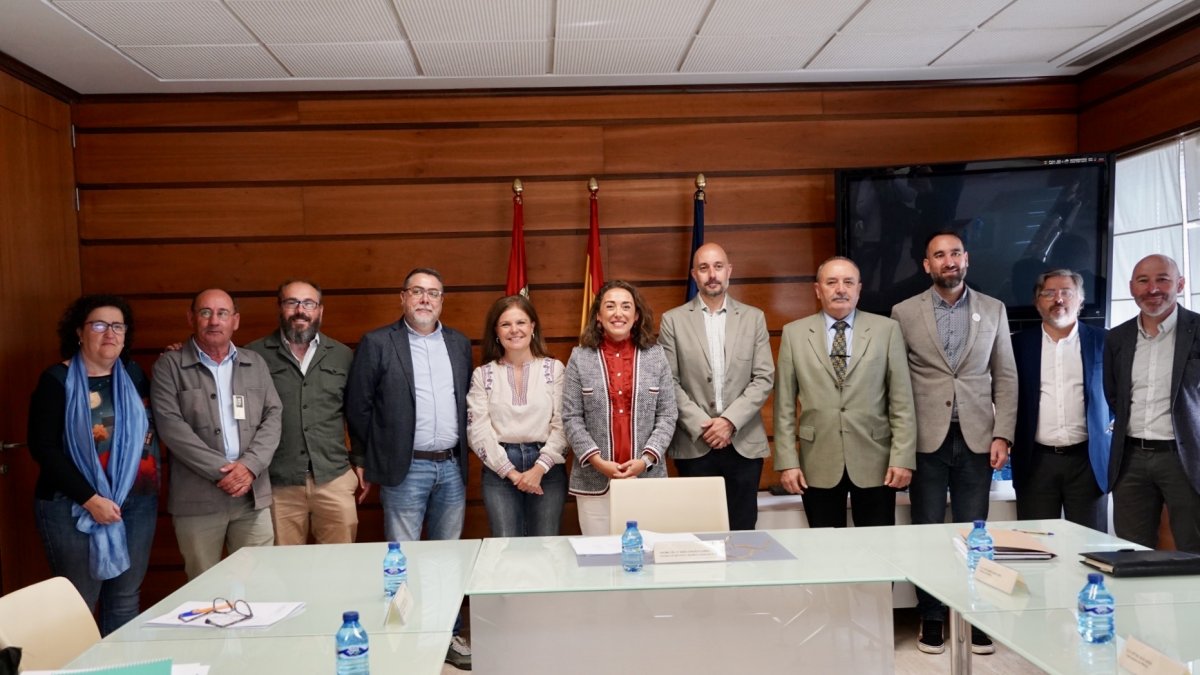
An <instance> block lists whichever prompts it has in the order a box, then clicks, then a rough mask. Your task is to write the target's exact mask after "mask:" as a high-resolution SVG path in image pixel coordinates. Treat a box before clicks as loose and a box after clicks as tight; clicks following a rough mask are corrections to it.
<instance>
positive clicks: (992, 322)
mask: <svg viewBox="0 0 1200 675" xmlns="http://www.w3.org/2000/svg"><path fill="white" fill-rule="evenodd" d="M968 262H969V261H968V256H967V251H966V247H965V246H964V244H963V241H962V239H961V238H960V237H959V236H958V235H957V234H955V233H952V232H939V233H935V234H934V235H933V236H931V237H930V238H929V241H928V242H927V243H926V245H925V260H924V267H925V271H926V272H927V273H928V274H929V276H930V278H932V279H933V288H931V289H930V290H928V291H925V292H922V293H918V294H917V295H915V296H913V297H911V298H909V299H907V300H905V301H903V302H900V303H898V304H897V305H896V306H895V307H893V308H892V318H893V319H895V320H896V321H899V322H900V328H901V330H902V331H903V332H904V341H905V342H906V343H908V368H909V371H910V372H911V374H912V384H913V393H914V395H915V400H916V404H917V471H916V474H915V475H914V476H913V482H912V485H911V487H910V488H909V496H910V498H911V502H912V522H913V524H914V525H921V524H928V523H941V522H943V521H944V520H945V518H946V491H947V490H949V491H950V510H951V514H952V516H953V518H954V521H955V522H965V521H970V520H977V519H981V518H987V514H988V491H989V489H990V488H991V482H992V470H993V469H998V468H1000V467H1002V466H1004V462H1005V461H1006V460H1007V459H1008V452H1009V449H1010V448H1012V439H1013V435H1014V432H1015V429H1016V423H1017V366H1016V362H1015V361H1014V359H1013V348H1012V340H1011V339H1010V337H1009V328H1008V311H1007V310H1006V309H1005V307H1004V303H1002V302H1000V301H999V300H997V299H995V298H992V297H989V296H987V295H984V294H983V293H980V292H978V291H973V290H970V289H968V288H967V285H966V283H965V281H964V279H965V278H966V274H967V266H968ZM917 609H918V611H920V613H921V620H922V621H921V637H920V638H919V639H918V642H917V647H918V648H919V649H920V650H921V651H923V652H927V653H932V654H940V653H942V651H944V650H945V645H944V643H943V637H942V630H943V624H944V622H945V610H946V608H945V606H943V605H942V604H941V603H940V602H938V601H937V600H936V599H934V598H933V596H931V595H929V594H928V593H925V592H924V591H923V590H922V589H920V588H918V589H917ZM971 651H973V652H974V653H976V654H990V653H992V652H993V651H995V648H994V647H993V646H992V641H991V640H990V639H989V638H988V637H987V636H986V635H985V634H984V633H983V632H982V631H980V630H978V629H972V631H971Z"/></svg>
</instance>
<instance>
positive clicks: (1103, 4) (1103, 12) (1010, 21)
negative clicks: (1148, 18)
mask: <svg viewBox="0 0 1200 675" xmlns="http://www.w3.org/2000/svg"><path fill="white" fill-rule="evenodd" d="M1155 1H1156V0H1016V2H1014V3H1013V4H1012V5H1011V6H1009V7H1008V8H1006V9H1005V10H1004V11H1003V12H1000V14H998V15H996V18H994V19H992V20H991V21H989V22H987V23H986V24H984V26H983V27H984V28H986V29H988V30H999V29H1005V28H1033V29H1040V28H1070V27H1082V26H1112V25H1114V24H1116V23H1118V22H1120V21H1121V20H1122V19H1125V18H1126V17H1128V16H1130V15H1132V14H1136V13H1137V12H1138V11H1140V10H1141V9H1142V8H1144V7H1146V6H1147V5H1149V4H1151V3H1153V2H1155Z"/></svg>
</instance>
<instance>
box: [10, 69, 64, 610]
mask: <svg viewBox="0 0 1200 675" xmlns="http://www.w3.org/2000/svg"><path fill="white" fill-rule="evenodd" d="M73 165H74V163H73V159H72V150H71V131H70V110H69V108H68V106H67V104H65V103H62V102H60V101H58V100H56V99H54V98H52V97H50V96H48V95H46V94H44V93H42V92H41V91H39V90H37V89H34V88H33V87H31V86H29V85H26V84H24V83H23V82H20V81H18V80H16V79H14V78H11V77H9V76H8V75H5V74H4V73H0V321H3V326H0V441H2V442H3V450H0V593H7V592H9V591H12V590H15V589H17V588H20V587H22V586H26V585H28V584H30V583H33V582H35V581H39V580H41V579H44V578H46V577H48V576H49V567H48V566H47V564H46V559H45V554H44V552H43V548H42V543H41V540H40V538H39V537H38V533H37V527H36V526H35V524H34V520H33V486H34V482H35V481H36V480H37V467H36V465H35V464H34V462H33V460H32V459H31V457H30V455H29V450H28V448H27V447H25V427H26V418H27V416H28V414H29V413H28V410H29V395H30V393H31V392H32V391H33V388H34V385H35V384H36V383H37V378H38V375H39V373H40V372H41V371H42V369H44V368H45V367H46V366H48V365H50V364H51V363H53V362H54V361H55V360H57V359H58V344H57V340H56V339H55V337H54V332H55V324H56V322H57V320H58V316H59V314H60V313H61V312H62V310H63V308H64V307H66V305H67V303H69V302H70V301H71V300H72V299H74V298H75V296H77V295H78V294H79V288H80V282H79V235H78V229H77V225H76V220H75V207H74V181H75V179H74V170H73V168H72V167H73Z"/></svg>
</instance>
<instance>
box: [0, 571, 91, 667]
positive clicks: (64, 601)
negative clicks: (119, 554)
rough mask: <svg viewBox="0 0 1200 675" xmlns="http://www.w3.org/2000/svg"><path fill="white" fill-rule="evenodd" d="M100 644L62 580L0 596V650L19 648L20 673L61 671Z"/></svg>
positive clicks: (75, 594)
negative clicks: (88, 649) (27, 671)
mask: <svg viewBox="0 0 1200 675" xmlns="http://www.w3.org/2000/svg"><path fill="white" fill-rule="evenodd" d="M99 640H100V631H99V630H98V629H97V628H96V620H95V619H94V618H93V617H92V613H91V612H90V611H88V607H87V603H86V602H84V601H83V596H81V595H79V591H77V590H75V586H74V585H72V584H71V582H70V581H67V579H66V577H54V578H53V579H47V580H46V581H41V582H38V583H36V584H33V585H32V586H26V587H25V588H21V589H18V590H16V591H13V592H12V593H9V594H8V595H4V596H0V648H3V647H20V648H21V670H23V671H24V670H55V669H58V668H62V667H63V666H65V665H67V664H68V663H70V662H71V661H73V660H74V659H75V657H76V656H79V655H80V654H82V653H83V652H84V651H86V650H87V648H88V647H91V646H92V645H93V644H95V643H96V642H98V641H99Z"/></svg>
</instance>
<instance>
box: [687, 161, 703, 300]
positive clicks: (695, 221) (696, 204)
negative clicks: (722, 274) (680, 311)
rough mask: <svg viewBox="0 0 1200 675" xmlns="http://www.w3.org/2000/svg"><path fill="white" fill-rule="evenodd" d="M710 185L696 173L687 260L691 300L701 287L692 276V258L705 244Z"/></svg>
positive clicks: (688, 289) (700, 174) (688, 294)
mask: <svg viewBox="0 0 1200 675" xmlns="http://www.w3.org/2000/svg"><path fill="white" fill-rule="evenodd" d="M706 185H708V181H707V180H706V179H705V178H704V174H702V173H698V174H696V192H695V194H693V195H692V248H691V252H690V253H688V260H687V269H688V275H687V297H686V298H685V300H688V301H690V300H691V299H692V298H694V297H696V293H698V292H699V291H700V289H699V288H698V287H697V286H696V280H695V279H693V278H692V275H691V269H692V260H694V259H695V258H696V249H698V248H700V247H701V246H703V245H704V204H705V202H706V201H707V197H706V195H705V194H704V188H705V186H706Z"/></svg>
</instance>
